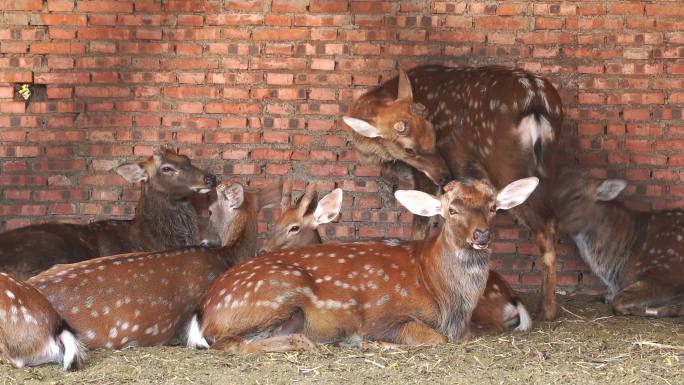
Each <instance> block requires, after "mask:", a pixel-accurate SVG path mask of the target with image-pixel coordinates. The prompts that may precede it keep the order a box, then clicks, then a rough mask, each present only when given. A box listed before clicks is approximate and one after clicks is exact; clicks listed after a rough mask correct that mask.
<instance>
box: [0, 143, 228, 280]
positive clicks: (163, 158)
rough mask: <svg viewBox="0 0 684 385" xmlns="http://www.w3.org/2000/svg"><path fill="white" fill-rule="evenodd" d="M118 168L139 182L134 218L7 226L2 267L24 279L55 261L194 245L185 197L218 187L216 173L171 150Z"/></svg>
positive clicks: (193, 217) (0, 248)
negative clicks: (138, 194) (209, 172)
mask: <svg viewBox="0 0 684 385" xmlns="http://www.w3.org/2000/svg"><path fill="white" fill-rule="evenodd" d="M116 172H117V173H118V174H119V175H121V176H122V177H123V178H124V179H126V181H128V182H130V183H137V182H142V193H141V196H140V200H139V201H138V207H137V210H136V213H135V217H134V218H133V219H132V220H104V221H98V222H93V223H90V224H87V225H75V224H66V223H47V224H40V225H32V226H28V227H23V228H20V229H16V230H11V231H8V232H6V233H3V234H0V269H1V270H4V271H11V272H13V273H14V274H15V276H17V278H21V279H25V278H28V277H29V276H31V275H34V274H36V273H38V272H40V271H43V270H46V269H48V268H49V267H50V266H52V265H55V264H58V263H73V262H79V261H82V260H87V259H91V258H95V257H98V256H104V255H113V254H121V253H125V252H134V251H155V250H167V249H173V248H177V247H182V246H191V245H196V244H198V242H199V239H198V235H197V233H198V228H197V223H198V219H197V213H196V212H195V210H194V208H193V207H192V205H191V203H190V202H189V201H188V198H189V197H190V196H191V195H193V194H194V193H207V192H209V191H210V190H211V189H212V188H213V187H214V186H216V177H215V176H214V175H210V174H207V173H206V172H204V171H202V170H200V169H198V168H197V167H195V166H193V165H192V164H191V163H190V159H189V158H188V157H186V156H184V155H178V154H176V153H174V152H172V151H169V150H166V151H163V152H160V153H156V154H155V155H154V156H152V157H150V158H149V159H147V160H146V161H144V162H140V163H127V164H124V165H121V166H119V167H117V169H116Z"/></svg>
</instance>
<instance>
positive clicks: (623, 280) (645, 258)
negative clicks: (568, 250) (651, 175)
mask: <svg viewBox="0 0 684 385" xmlns="http://www.w3.org/2000/svg"><path fill="white" fill-rule="evenodd" d="M626 185H627V183H626V182H625V181H623V180H616V179H607V180H604V181H596V180H592V179H591V178H589V177H588V176H587V175H586V174H585V173H580V172H576V171H570V170H566V171H564V172H563V173H561V175H560V176H559V178H558V183H557V187H556V190H555V191H554V202H555V206H556V212H557V217H558V224H559V229H560V230H561V231H563V232H565V233H567V234H569V235H570V236H571V237H572V239H573V240H574V241H575V244H576V245H577V249H578V250H579V252H580V255H581V256H582V259H584V261H585V262H586V263H587V264H588V265H589V266H590V267H591V271H593V272H594V274H596V275H597V276H598V277H599V278H600V279H601V281H603V283H604V284H605V285H606V286H607V288H608V293H607V295H606V299H607V301H608V302H609V303H611V304H612V306H613V310H614V311H615V312H616V313H618V314H623V315H641V316H654V317H676V316H684V243H682V239H683V238H684V231H683V230H682V228H683V226H684V212H682V211H681V210H672V211H660V212H653V213H646V212H637V211H634V210H630V209H628V208H627V207H625V206H624V205H623V204H622V203H621V202H616V201H615V198H617V196H618V195H619V194H620V192H621V191H622V190H623V189H624V188H625V187H626Z"/></svg>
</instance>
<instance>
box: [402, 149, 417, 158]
mask: <svg viewBox="0 0 684 385" xmlns="http://www.w3.org/2000/svg"><path fill="white" fill-rule="evenodd" d="M404 152H405V153H406V155H409V156H415V155H416V151H415V150H414V149H412V148H411V147H406V148H404Z"/></svg>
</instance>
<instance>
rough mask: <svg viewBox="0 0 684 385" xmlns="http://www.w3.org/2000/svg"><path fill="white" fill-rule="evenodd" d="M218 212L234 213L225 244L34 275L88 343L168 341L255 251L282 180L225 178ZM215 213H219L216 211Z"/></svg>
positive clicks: (95, 262) (83, 264)
mask: <svg viewBox="0 0 684 385" xmlns="http://www.w3.org/2000/svg"><path fill="white" fill-rule="evenodd" d="M216 190H217V195H218V197H217V201H216V202H215V203H214V204H212V206H211V210H212V213H213V214H214V215H216V214H218V213H220V212H223V213H225V215H226V216H230V217H231V218H232V220H231V221H230V223H229V224H228V225H226V226H224V227H223V230H224V231H223V232H222V233H221V234H220V241H221V243H220V244H221V245H222V247H221V248H220V249H209V248H199V247H191V248H182V249H176V250H167V251H163V252H154V253H132V254H122V255H116V256H110V257H102V258H97V259H93V260H89V261H83V262H80V263H76V264H71V265H57V266H55V267H53V268H52V269H50V270H48V271H45V272H43V273H41V274H39V275H37V276H35V277H32V278H31V279H29V280H28V281H27V282H29V283H31V284H33V285H34V286H35V287H36V288H37V289H39V290H40V291H41V292H42V293H44V294H45V296H46V297H47V298H48V299H49V300H50V302H51V303H52V305H53V306H54V307H55V308H56V309H57V311H59V312H60V314H61V315H62V316H63V317H64V319H65V320H66V321H67V322H68V323H69V325H71V326H72V327H73V328H74V329H75V330H76V331H77V332H78V333H79V335H81V336H82V337H83V341H84V343H85V344H86V346H87V347H89V348H114V349H121V348H124V347H127V346H152V345H161V344H165V343H168V342H169V341H170V340H171V338H172V337H174V335H175V334H176V332H178V331H180V330H184V328H181V325H184V324H185V323H186V322H187V321H188V319H189V318H190V316H191V315H192V312H193V311H194V310H195V309H196V307H197V304H198V302H199V298H200V296H201V295H202V293H203V292H204V291H205V290H206V289H207V288H208V287H209V285H210V284H211V282H212V281H213V280H214V279H216V278H217V277H218V276H220V275H221V274H222V273H223V272H225V271H226V270H227V269H228V268H229V267H230V266H232V265H233V264H235V263H237V262H240V261H242V260H243V259H245V258H246V257H249V256H252V255H254V253H255V251H256V236H257V232H256V226H257V212H258V210H259V208H261V207H263V206H268V205H272V204H276V203H277V202H278V200H279V199H280V198H279V196H278V197H276V196H275V195H276V194H279V193H280V187H279V186H269V187H267V188H265V189H264V190H263V192H258V193H252V192H245V191H244V189H243V187H242V185H240V184H238V183H234V184H230V185H226V184H221V185H219V186H218V187H217V188H216ZM212 217H213V215H212Z"/></svg>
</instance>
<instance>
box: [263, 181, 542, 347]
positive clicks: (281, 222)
mask: <svg viewBox="0 0 684 385" xmlns="http://www.w3.org/2000/svg"><path fill="white" fill-rule="evenodd" d="M290 189H291V183H287V182H286V184H285V185H284V187H283V200H282V202H281V213H280V217H279V218H278V220H277V221H276V222H275V224H274V228H275V230H274V232H273V236H271V238H269V239H268V241H266V243H265V244H264V246H263V247H262V249H261V250H262V252H272V251H275V250H278V249H282V250H289V249H297V248H299V247H302V246H306V245H311V244H320V243H322V241H321V237H320V236H319V235H318V231H317V230H316V228H317V227H318V225H320V224H322V223H328V222H330V221H332V220H333V219H335V217H337V215H338V214H339V213H340V209H341V207H342V190H341V189H339V188H338V189H335V190H333V191H332V192H330V193H329V194H327V195H326V196H324V197H323V198H322V199H321V200H320V202H318V204H317V205H316V207H315V209H313V210H312V207H311V206H312V204H313V203H314V202H315V201H316V199H315V194H316V183H310V184H309V185H308V186H306V191H305V193H304V195H302V197H301V199H300V200H299V202H297V203H296V204H295V206H292V205H291V201H292V198H291V191H290ZM312 211H313V212H312ZM531 327H532V320H531V319H530V316H529V313H528V312H527V309H526V308H525V305H524V304H523V303H522V301H520V299H519V298H518V297H517V296H516V295H515V293H514V291H513V288H511V286H510V285H509V284H508V282H506V280H505V279H504V278H503V277H502V276H501V275H499V274H498V273H497V272H495V271H491V270H490V271H489V277H488V279H487V285H486V287H485V290H484V292H483V293H482V296H481V297H480V299H479V300H478V302H477V306H476V307H475V310H474V311H473V315H472V318H471V322H470V330H471V331H472V333H473V334H476V335H480V334H494V333H503V332H504V331H506V330H510V329H516V330H521V331H526V330H529V329H530V328H531Z"/></svg>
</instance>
